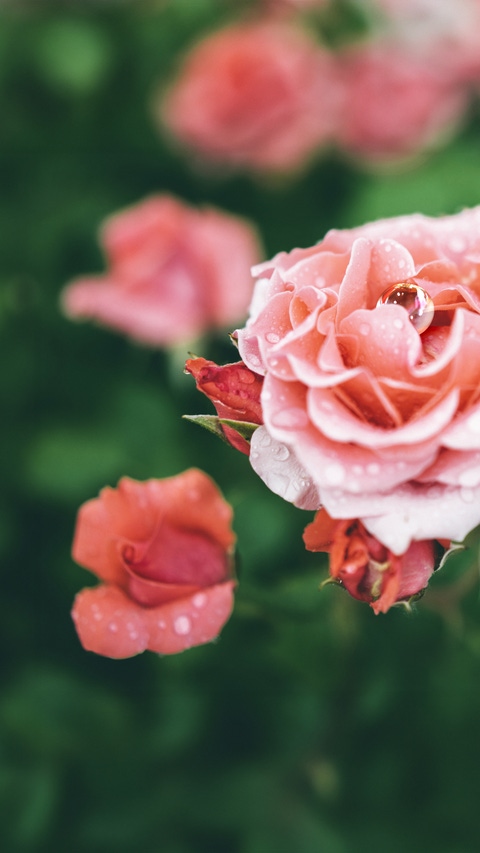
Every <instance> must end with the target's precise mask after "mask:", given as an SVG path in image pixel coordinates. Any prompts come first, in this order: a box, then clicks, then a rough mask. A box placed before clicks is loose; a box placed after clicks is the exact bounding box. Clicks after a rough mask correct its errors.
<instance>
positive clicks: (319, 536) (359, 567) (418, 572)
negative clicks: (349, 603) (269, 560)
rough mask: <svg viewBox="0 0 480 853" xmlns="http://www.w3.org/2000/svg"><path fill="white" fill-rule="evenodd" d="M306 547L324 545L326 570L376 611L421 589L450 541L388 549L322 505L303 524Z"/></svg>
mask: <svg viewBox="0 0 480 853" xmlns="http://www.w3.org/2000/svg"><path fill="white" fill-rule="evenodd" d="M303 539H304V542H305V546H306V548H307V550H308V551H327V552H328V554H329V556H330V575H331V577H332V578H333V579H334V580H336V581H338V582H339V583H341V585H342V586H344V587H345V589H346V590H348V592H349V593H350V595H351V596H353V598H357V599H359V600H360V601H368V603H369V604H370V606H371V607H372V608H373V610H374V611H375V613H376V614H378V613H386V612H387V610H389V609H390V607H391V606H392V604H395V603H396V602H399V601H409V599H411V598H413V597H414V596H417V595H419V594H420V593H422V592H423V590H424V589H425V587H426V586H427V584H428V581H429V580H430V577H431V575H432V574H433V572H434V570H435V567H436V564H437V563H438V562H439V561H440V557H441V556H442V554H443V552H444V550H445V549H446V548H448V546H449V543H448V542H443V543H439V542H432V541H426V542H412V544H411V545H410V546H409V548H408V550H407V551H406V553H405V554H400V555H397V554H392V552H391V551H389V550H388V548H385V546H384V545H382V544H381V543H380V542H378V540H377V539H375V537H373V536H371V535H370V534H369V532H368V530H366V529H365V527H364V526H363V524H362V523H361V522H360V521H355V520H351V519H346V520H341V521H339V520H338V519H332V518H330V516H329V515H328V513H327V512H326V511H325V510H324V509H322V510H320V512H318V513H317V515H316V516H315V519H314V521H312V523H311V524H309V525H307V527H306V528H305V531H304V534H303Z"/></svg>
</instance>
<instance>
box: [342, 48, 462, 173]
mask: <svg viewBox="0 0 480 853" xmlns="http://www.w3.org/2000/svg"><path fill="white" fill-rule="evenodd" d="M338 61H339V63H340V64H341V67H342V73H343V80H344V86H345V89H344V103H343V108H342V112H341V120H340V122H339V128H338V142H339V144H340V145H341V146H342V147H344V148H345V149H347V151H350V152H351V153H352V154H354V155H356V156H360V157H362V158H365V159H367V160H369V161H371V162H372V163H375V162H378V161H380V162H383V161H388V160H392V159H393V160H396V159H399V158H400V159H401V158H404V157H410V156H412V155H415V154H417V153H420V152H421V151H423V150H424V149H425V148H428V147H431V146H432V145H434V144H435V143H437V142H438V141H441V140H443V139H444V138H445V136H448V135H449V134H451V133H452V132H453V131H454V130H456V129H457V127H458V124H459V123H460V122H461V120H462V119H463V117H464V115H465V113H466V111H467V108H468V104H469V99H468V95H467V91H466V89H465V88H464V87H463V86H460V85H458V83H456V82H455V81H452V79H451V78H450V77H449V75H447V74H446V73H445V71H444V70H443V69H442V65H441V61H440V57H439V61H438V62H437V63H432V62H431V61H430V60H427V59H425V58H423V57H421V56H418V55H417V54H415V53H412V52H411V51H409V50H406V49H405V48H404V47H401V46H399V45H398V44H391V43H389V42H388V41H384V42H377V43H373V44H369V43H366V44H364V45H362V46H361V47H356V48H350V49H348V50H345V51H344V52H343V53H340V54H339V55H338Z"/></svg>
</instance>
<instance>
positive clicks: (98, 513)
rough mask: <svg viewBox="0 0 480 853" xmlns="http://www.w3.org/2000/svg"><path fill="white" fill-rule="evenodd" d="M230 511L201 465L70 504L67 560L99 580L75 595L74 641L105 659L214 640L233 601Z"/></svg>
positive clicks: (171, 650)
mask: <svg viewBox="0 0 480 853" xmlns="http://www.w3.org/2000/svg"><path fill="white" fill-rule="evenodd" d="M231 522H232V510H231V507H230V506H229V504H228V503H227V502H226V501H225V500H224V499H223V497H222V495H221V494H220V492H219V491H218V489H217V487H216V486H215V484H214V483H213V482H212V480H210V478H209V477H207V475H206V474H204V473H203V472H202V471H198V470H196V469H191V470H189V471H185V472H184V473H183V474H179V475H178V476H176V477H170V478H168V479H166V480H148V481H147V482H145V483H139V482H137V481H135V480H130V479H129V478H128V477H124V478H123V479H122V480H120V482H119V484H118V486H117V488H116V489H111V488H105V489H103V490H102V491H101V493H100V497H98V498H95V499H94V500H90V501H87V503H85V504H83V506H82V507H80V510H79V513H78V518H77V525H76V529H75V537H74V542H73V549H72V556H73V559H74V560H75V561H76V562H77V563H79V564H80V565H81V566H84V567H85V568H86V569H90V571H92V572H93V573H94V574H96V575H97V577H98V578H100V580H101V581H103V583H102V584H101V585H100V586H97V587H93V588H87V589H84V590H82V592H80V593H78V595H77V597H76V599H75V603H74V606H73V611H72V616H73V620H74V622H75V627H76V629H77V633H78V636H79V638H80V642H81V644H82V646H83V647H84V648H85V649H87V650H88V651H92V652H96V653H97V654H99V655H105V656H106V657H111V658H126V657H131V656H132V655H136V654H139V652H143V651H145V649H149V650H150V651H153V652H158V653H160V654H173V653H175V652H181V651H183V650H184V649H187V648H190V646H197V645H200V644H202V643H208V642H210V640H213V639H215V637H217V635H218V633H219V632H220V630H221V628H222V627H223V625H224V623H225V622H226V621H227V619H228V617H229V616H230V613H231V610H232V605H233V589H234V586H235V581H234V580H233V579H232V554H233V549H234V544H235V535H234V533H233V531H232V529H231Z"/></svg>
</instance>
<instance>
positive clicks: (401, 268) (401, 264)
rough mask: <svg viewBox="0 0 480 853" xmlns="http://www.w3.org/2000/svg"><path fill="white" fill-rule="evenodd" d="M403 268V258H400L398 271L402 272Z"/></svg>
mask: <svg viewBox="0 0 480 853" xmlns="http://www.w3.org/2000/svg"><path fill="white" fill-rule="evenodd" d="M404 266H405V260H404V258H400V260H399V261H398V269H399V270H403V268H404Z"/></svg>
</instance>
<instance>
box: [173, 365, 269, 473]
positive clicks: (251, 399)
mask: <svg viewBox="0 0 480 853" xmlns="http://www.w3.org/2000/svg"><path fill="white" fill-rule="evenodd" d="M185 371H186V372H187V373H191V374H192V376H193V378H194V379H195V382H196V384H197V388H198V390H199V391H201V392H202V394H205V396H206V397H208V399H209V400H211V401H212V403H213V405H214V406H215V409H216V410H217V415H218V418H219V419H220V421H217V422H216V424H217V426H218V428H219V429H220V430H221V433H222V434H223V436H224V437H225V439H226V440H227V441H228V443H229V444H231V445H232V447H235V449H236V450H240V451H241V452H242V453H245V454H247V456H248V454H249V452H250V445H249V441H248V438H247V435H248V434H251V433H252V432H253V431H254V427H255V426H258V425H259V424H262V423H263V418H262V406H261V403H260V393H261V390H262V385H263V376H259V375H258V374H257V373H254V372H253V371H252V370H250V369H249V368H248V367H246V366H245V365H244V363H243V361H238V362H235V363H234V364H225V365H218V364H215V362H214V361H208V360H207V359H206V358H189V359H188V360H187V362H186V364H185ZM201 417H202V416H200V418H201ZM209 420H212V419H211V418H210V419H209ZM224 421H230V422H232V421H233V422H235V423H238V424H239V429H236V428H235V425H234V424H232V423H229V424H227V423H224ZM201 423H202V425H203V426H206V425H207V424H205V423H204V422H203V421H201ZM240 425H245V428H241V427H240ZM210 428H212V427H210ZM213 431H216V430H215V429H213Z"/></svg>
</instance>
